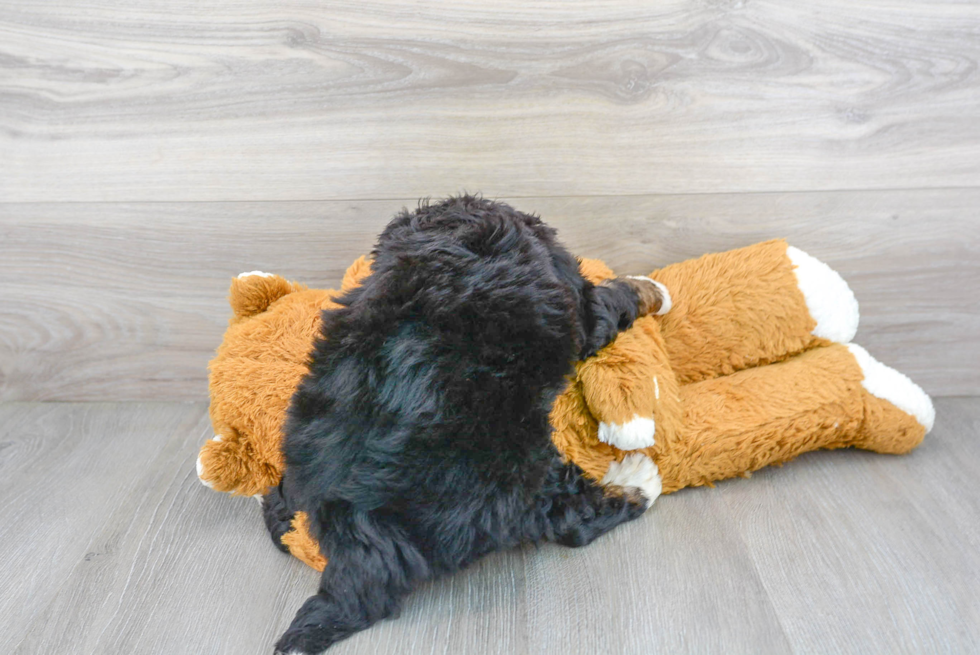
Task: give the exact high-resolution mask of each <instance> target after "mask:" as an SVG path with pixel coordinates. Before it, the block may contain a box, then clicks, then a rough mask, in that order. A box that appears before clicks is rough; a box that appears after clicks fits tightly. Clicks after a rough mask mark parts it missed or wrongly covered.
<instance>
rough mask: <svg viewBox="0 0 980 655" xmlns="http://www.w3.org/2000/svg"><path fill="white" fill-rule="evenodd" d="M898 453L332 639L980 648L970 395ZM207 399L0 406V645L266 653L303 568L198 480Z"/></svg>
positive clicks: (666, 514)
mask: <svg viewBox="0 0 980 655" xmlns="http://www.w3.org/2000/svg"><path fill="white" fill-rule="evenodd" d="M937 410H938V412H937V414H938V417H937V422H936V428H935V431H934V433H933V434H932V435H930V436H929V437H928V438H927V440H926V441H925V442H924V444H923V445H922V447H921V448H919V449H918V450H916V451H915V452H914V453H912V454H911V455H909V456H907V457H890V456H883V455H875V454H870V453H864V452H858V451H837V452H823V453H811V454H808V455H805V456H803V457H801V458H800V459H798V460H797V461H795V462H792V463H790V464H788V465H786V466H783V467H781V468H771V469H765V470H763V471H761V472H759V473H757V474H756V475H754V476H753V477H752V478H750V479H744V480H743V479H738V480H733V481H729V482H725V483H722V484H719V485H718V486H717V487H716V488H714V489H709V488H702V489H694V490H686V491H681V492H679V493H677V494H674V495H671V496H665V497H663V498H661V499H660V500H658V501H657V503H656V505H655V506H654V508H653V509H652V510H651V511H650V512H648V513H647V514H646V515H645V516H644V517H643V518H641V519H639V520H638V521H636V522H634V523H632V524H629V525H627V526H624V527H622V528H620V529H617V530H616V531H614V532H613V533H611V534H609V535H607V536H606V537H604V538H602V539H601V540H599V541H597V542H595V543H594V544H592V545H590V546H589V547H587V548H583V549H580V550H574V549H565V548H560V547H557V546H551V545H548V546H544V547H541V548H539V549H535V548H526V549H524V550H520V551H513V552H508V553H503V554H498V555H495V556H492V557H489V558H487V559H486V560H484V561H482V562H480V563H478V564H477V565H475V566H474V567H473V568H472V569H470V570H467V571H465V572H463V573H461V574H459V575H457V576H455V577H452V578H448V579H444V580H440V581H437V582H435V583H433V584H430V585H428V586H426V587H425V588H423V589H422V590H421V591H419V592H418V593H416V594H415V595H414V596H412V597H410V598H409V600H408V602H407V605H406V607H405V609H404V611H403V613H402V615H401V617H400V618H398V619H396V620H392V621H386V622H383V623H382V624H379V625H377V626H375V627H374V628H372V629H370V630H368V631H366V632H363V633H361V634H359V635H357V636H355V637H354V638H352V639H350V640H349V641H347V642H345V643H343V644H342V645H339V646H337V647H336V648H335V650H333V651H331V652H336V653H337V655H342V654H345V653H346V654H352V653H364V654H375V653H377V654H399V655H401V654H405V653H410V654H412V655H421V654H423V653H452V654H457V653H460V654H464V653H473V654H482V653H494V654H499V655H514V654H519V653H535V654H538V653H555V654H561V655H576V654H579V653H582V654H586V653H590V654H591V653H635V654H638V655H639V654H644V655H649V654H652V653H820V654H828V653H973V652H978V651H980V603H978V602H977V598H978V591H980V487H978V485H977V484H976V480H977V479H978V477H980V399H977V398H946V399H941V400H940V401H939V403H938V407H937ZM208 429H209V425H208V420H207V414H206V408H205V407H204V406H203V405H201V404H199V403H198V404H180V403H122V404H118V403H81V404H70V403H5V404H0V526H2V527H0V530H2V537H0V539H2V543H3V544H4V557H3V563H2V566H0V589H3V590H4V592H3V594H0V616H3V629H2V631H0V652H4V653H30V654H49V653H59V654H68V653H86V654H87V653H93V654H99V655H103V654H116V653H119V654H124V653H125V654H132V653H161V654H175V653H195V654H202V655H203V654H217V653H228V654H235V655H242V654H248V653H270V652H271V645H272V644H273V642H274V639H275V637H276V636H277V634H278V633H279V632H280V631H282V630H283V629H285V627H286V625H287V624H288V622H289V620H290V619H291V618H292V614H293V613H294V612H295V610H296V609H297V608H298V607H299V605H300V604H301V603H302V601H303V600H304V599H305V598H306V596H307V595H308V594H310V593H312V592H313V591H314V590H315V587H316V581H317V575H316V574H315V573H314V572H313V571H311V570H309V569H307V568H306V567H305V566H303V565H302V564H300V563H299V562H297V561H295V560H293V559H292V558H290V557H288V556H286V555H283V554H282V553H280V552H279V551H277V550H275V549H274V548H273V546H272V544H271V543H270V542H269V540H268V538H267V537H266V534H265V532H264V528H263V526H262V524H261V519H260V517H259V514H258V507H257V505H256V503H255V501H253V500H251V499H241V498H239V499H234V498H230V497H227V496H224V495H222V494H217V493H214V492H213V491H210V490H208V489H206V488H204V487H203V486H201V485H200V483H198V481H197V478H196V476H195V474H194V458H195V448H196V446H197V445H198V444H199V443H201V441H202V440H203V439H204V438H205V437H206V436H207V435H208Z"/></svg>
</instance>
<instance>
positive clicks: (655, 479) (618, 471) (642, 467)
mask: <svg viewBox="0 0 980 655" xmlns="http://www.w3.org/2000/svg"><path fill="white" fill-rule="evenodd" d="M601 484H604V485H616V486H619V487H637V488H638V489H639V490H640V491H642V492H643V495H644V496H646V497H647V507H650V506H651V505H653V501H655V500H656V499H657V497H658V496H660V492H661V491H662V489H663V484H662V482H661V480H660V471H658V470H657V465H656V464H654V462H653V460H652V459H650V458H649V457H647V456H646V455H644V454H643V453H630V454H629V455H627V456H626V457H624V458H623V461H621V462H612V463H610V464H609V470H608V471H606V475H605V477H603V478H602V483H601Z"/></svg>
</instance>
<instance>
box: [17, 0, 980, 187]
mask: <svg viewBox="0 0 980 655" xmlns="http://www.w3.org/2000/svg"><path fill="white" fill-rule="evenodd" d="M978 26H980V5H978V4H977V3H976V2H972V1H970V0H966V1H964V0H876V1H874V2H870V1H864V2H854V1H853V0H823V1H821V2H819V3H809V2H795V1H793V0H760V1H752V2H744V1H743V0H712V1H711V2H704V1H702V0H667V1H664V2H656V3H637V2H632V1H631V0H606V1H605V2H601V3H576V2H553V1H550V0H495V1H494V2H493V3H487V2H485V1H483V0H441V1H440V0H426V1H425V2H412V3H406V2H403V0H361V1H359V2H356V3H349V2H348V3H336V2H333V3H331V2H321V1H320V0H248V1H243V0H220V1H211V2H200V3H197V2H195V3H187V2H183V3H177V4H172V3H163V4H160V3H133V2H129V1H128V0H104V1H102V2H98V3H82V4H79V3H78V2H75V1H74V0H49V1H47V2H37V3H28V2H4V3H2V4H0V65H2V66H3V67H4V68H3V76H2V77H0V152H2V153H3V156H2V157H0V197H2V198H6V199H8V200H19V201H49V200H52V194H54V195H56V196H57V198H56V199H58V200H88V201H96V200H111V201H125V200H137V201H138V200H161V201H172V200H233V201H237V200H317V199H322V200H326V199H350V198H357V199H372V198H406V197H408V198H417V197H420V196H425V195H429V194H433V193H435V194H443V193H450V192H455V191H459V190H462V189H469V190H483V191H484V192H486V193H487V194H491V195H506V196H510V197H521V196H542V195H545V196H566V195H624V194H647V193H709V192H720V191H728V192H744V191H808V190H839V189H895V188H909V187H914V188H937V187H951V186H953V187H975V186H978V185H980V165H978V161H977V152H978V149H980V121H978V120H977V116H978V115H980V75H978V74H977V70H978V61H980V39H978V38H977V30H978Z"/></svg>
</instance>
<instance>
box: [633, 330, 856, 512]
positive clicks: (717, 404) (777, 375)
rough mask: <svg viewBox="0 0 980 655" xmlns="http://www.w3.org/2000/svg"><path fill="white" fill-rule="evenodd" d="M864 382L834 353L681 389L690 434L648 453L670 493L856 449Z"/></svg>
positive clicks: (843, 354)
mask: <svg viewBox="0 0 980 655" xmlns="http://www.w3.org/2000/svg"><path fill="white" fill-rule="evenodd" d="M861 376H862V374H861V370H860V368H859V367H858V366H856V364H855V361H854V357H853V356H852V355H851V354H850V352H849V351H848V349H847V348H846V347H844V346H841V345H834V346H828V347H825V348H815V349H813V350H808V351H806V352H804V353H801V354H800V355H797V356H795V357H791V358H789V359H787V360H786V361H783V362H780V363H778V364H771V365H768V366H760V367H756V368H751V369H747V370H744V371H739V372H737V373H733V374H732V375H727V376H722V377H718V378H714V379H710V380H704V381H702V382H696V383H694V384H690V385H686V386H684V387H681V403H682V405H683V408H684V410H683V411H684V429H683V431H682V432H681V433H680V434H679V435H678V437H677V438H676V440H675V441H674V442H667V443H662V444H658V445H657V446H656V447H655V448H654V449H651V450H650V451H647V452H649V453H650V454H651V455H652V456H653V457H654V458H655V460H656V462H657V465H658V466H659V468H660V474H661V477H662V480H663V490H664V493H670V492H671V491H676V490H677V489H681V488H684V487H689V486H699V485H705V484H711V483H712V482H714V481H716V480H724V479H726V478H731V477H735V476H745V475H747V474H749V473H751V472H752V471H755V470H757V469H760V468H762V467H764V466H768V465H771V464H777V463H780V462H785V461H788V460H791V459H793V458H795V457H797V456H799V455H800V454H802V453H805V452H809V451H811V450H817V449H820V448H843V447H846V446H850V445H853V444H854V441H855V439H856V437H857V435H858V434H859V433H860V431H861V429H862V425H863V422H864V411H865V410H864V407H865V401H864V397H863V391H862V388H861Z"/></svg>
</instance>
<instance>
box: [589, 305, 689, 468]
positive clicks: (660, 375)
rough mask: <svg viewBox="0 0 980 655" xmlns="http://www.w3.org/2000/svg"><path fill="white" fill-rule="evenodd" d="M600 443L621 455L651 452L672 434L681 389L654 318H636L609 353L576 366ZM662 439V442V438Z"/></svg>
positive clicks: (620, 335) (603, 351) (614, 343)
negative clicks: (636, 451)
mask: <svg viewBox="0 0 980 655" xmlns="http://www.w3.org/2000/svg"><path fill="white" fill-rule="evenodd" d="M577 376H578V380H579V382H580V385H581V388H582V394H583V397H584V400H585V404H586V407H587V409H588V412H589V413H590V415H591V416H593V417H595V419H596V421H597V423H598V427H597V436H598V439H599V441H601V442H604V443H608V444H610V445H612V446H615V447H616V448H618V449H620V450H635V449H638V448H647V447H650V446H652V445H654V443H655V442H656V439H657V438H660V439H663V438H664V437H666V436H667V435H668V434H669V433H671V432H673V427H674V424H675V423H676V420H675V419H676V417H677V416H679V414H680V410H679V399H678V385H677V382H676V379H675V377H674V374H673V372H672V371H671V369H670V365H669V363H668V361H667V354H666V351H665V349H664V343H663V339H662V338H661V337H660V334H659V329H658V327H657V323H656V321H655V319H654V318H653V317H650V316H647V317H643V318H640V319H638V320H637V321H636V322H635V323H634V325H633V327H632V328H631V329H629V330H627V331H625V332H621V333H620V334H619V335H618V336H617V338H616V339H615V340H614V341H613V342H612V343H611V344H610V345H608V346H607V347H606V348H604V349H603V350H601V351H599V353H597V354H596V356H594V357H590V358H589V359H587V360H585V361H584V362H581V363H579V365H578V366H577ZM658 435H659V437H658Z"/></svg>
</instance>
